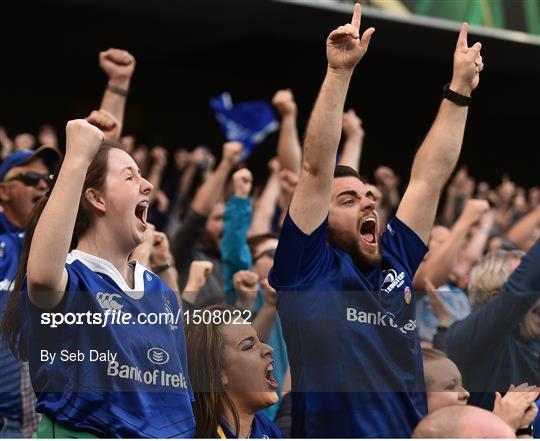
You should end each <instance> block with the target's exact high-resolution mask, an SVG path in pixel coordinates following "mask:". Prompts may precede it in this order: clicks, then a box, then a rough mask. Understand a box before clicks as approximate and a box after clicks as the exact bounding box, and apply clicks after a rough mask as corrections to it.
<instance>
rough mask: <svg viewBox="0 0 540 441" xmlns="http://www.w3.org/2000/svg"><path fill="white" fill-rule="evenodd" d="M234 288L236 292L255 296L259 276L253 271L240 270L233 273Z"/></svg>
mask: <svg viewBox="0 0 540 441" xmlns="http://www.w3.org/2000/svg"><path fill="white" fill-rule="evenodd" d="M233 281H234V289H235V290H236V292H237V293H238V294H244V295H249V297H250V298H251V297H253V298H255V297H256V296H257V282H258V281H259V276H258V275H257V273H254V272H253V271H247V270H241V271H238V272H236V273H234V276H233Z"/></svg>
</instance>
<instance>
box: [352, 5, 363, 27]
mask: <svg viewBox="0 0 540 441" xmlns="http://www.w3.org/2000/svg"><path fill="white" fill-rule="evenodd" d="M361 18H362V8H361V7H360V3H355V5H354V12H353V16H352V20H351V24H352V25H353V26H354V27H355V28H356V29H357V30H360V20H361Z"/></svg>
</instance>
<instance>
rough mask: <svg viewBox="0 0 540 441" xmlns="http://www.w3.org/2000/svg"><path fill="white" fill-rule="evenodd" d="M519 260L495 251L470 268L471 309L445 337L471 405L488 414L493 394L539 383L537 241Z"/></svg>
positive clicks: (539, 245) (539, 253) (539, 252)
mask: <svg viewBox="0 0 540 441" xmlns="http://www.w3.org/2000/svg"><path fill="white" fill-rule="evenodd" d="M521 255H522V254H521V253H517V252H509V251H497V252H495V253H491V254H488V255H487V256H486V257H484V258H483V259H482V260H481V261H480V262H479V263H478V264H477V265H476V266H475V267H474V268H473V270H472V271H471V279H470V282H469V294H470V296H471V302H472V304H473V306H474V308H475V309H474V311H473V312H472V313H471V314H470V315H469V316H468V317H466V318H465V319H463V320H461V321H459V322H455V323H454V324H453V325H452V326H451V327H450V328H449V329H448V331H447V333H446V348H447V352H448V355H449V357H450V358H451V359H452V360H453V361H454V362H455V363H456V364H457V365H458V367H459V369H460V371H461V372H462V374H463V380H464V384H465V387H466V388H467V389H469V390H470V391H471V392H472V396H471V399H470V402H471V403H472V404H475V405H479V406H481V407H483V408H484V409H492V405H493V398H494V395H493V394H494V393H495V391H504V390H507V389H508V388H509V387H510V385H512V384H521V383H524V382H527V383H529V384H540V369H539V366H538V361H539V359H538V353H539V351H540V338H539V337H540V271H538V262H540V241H539V242H537V243H536V244H535V245H534V246H533V247H532V248H531V249H530V250H529V252H528V253H527V254H526V255H525V256H524V257H523V258H522V259H521V263H520V257H521ZM518 265H519V266H518ZM516 267H517V268H516ZM514 268H516V269H515V270H514ZM487 372H489V375H486V373H487Z"/></svg>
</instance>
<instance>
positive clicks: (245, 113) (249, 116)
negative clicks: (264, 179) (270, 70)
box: [210, 92, 279, 159]
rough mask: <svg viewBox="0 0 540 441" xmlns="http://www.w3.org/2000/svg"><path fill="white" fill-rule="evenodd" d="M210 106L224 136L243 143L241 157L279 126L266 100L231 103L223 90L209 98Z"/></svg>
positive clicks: (250, 151)
mask: <svg viewBox="0 0 540 441" xmlns="http://www.w3.org/2000/svg"><path fill="white" fill-rule="evenodd" d="M210 107H212V109H213V110H214V114H215V115H216V119H217V120H218V122H219V124H220V125H221V128H222V129H223V131H224V132H225V138H227V140H228V141H238V142H241V143H242V144H244V150H243V152H242V158H243V159H246V158H247V157H248V156H250V155H251V153H253V151H254V150H255V147H256V146H257V144H259V143H261V142H262V141H263V140H264V138H266V136H267V135H268V134H269V133H272V132H273V131H274V130H277V128H278V127H279V124H278V120H277V118H276V115H275V113H274V110H273V109H272V105H271V104H270V103H269V102H268V101H266V100H258V101H249V102H247V103H241V104H237V105H233V102H232V99H231V95H230V94H229V93H228V92H224V93H222V94H221V95H218V96H216V97H213V98H211V99H210Z"/></svg>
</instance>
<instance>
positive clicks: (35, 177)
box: [3, 171, 54, 187]
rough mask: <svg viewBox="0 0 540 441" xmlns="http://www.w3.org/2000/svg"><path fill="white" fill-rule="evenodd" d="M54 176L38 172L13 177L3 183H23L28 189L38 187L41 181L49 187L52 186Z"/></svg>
mask: <svg viewBox="0 0 540 441" xmlns="http://www.w3.org/2000/svg"><path fill="white" fill-rule="evenodd" d="M53 178H54V175H50V174H44V173H37V172H32V171H29V172H23V173H19V174H17V175H14V176H11V177H10V178H7V179H4V181H3V183H6V182H11V181H21V182H22V183H23V184H24V185H26V186H28V187H36V186H37V185H38V184H39V181H41V180H43V181H45V183H46V184H47V185H50V184H51V182H52V180H53Z"/></svg>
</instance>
